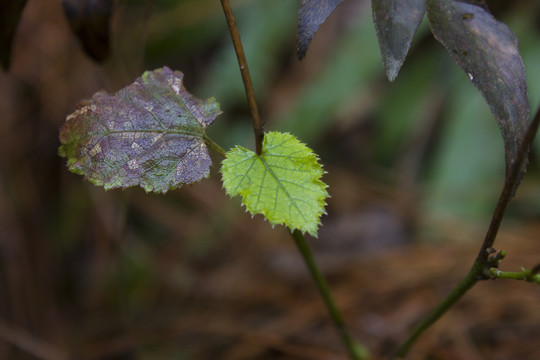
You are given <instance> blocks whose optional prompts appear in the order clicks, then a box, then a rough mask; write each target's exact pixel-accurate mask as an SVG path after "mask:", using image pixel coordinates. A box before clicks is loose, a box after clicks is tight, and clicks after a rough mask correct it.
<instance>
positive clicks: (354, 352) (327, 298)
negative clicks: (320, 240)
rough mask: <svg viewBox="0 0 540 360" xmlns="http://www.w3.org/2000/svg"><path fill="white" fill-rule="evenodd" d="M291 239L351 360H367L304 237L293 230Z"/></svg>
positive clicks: (364, 351) (365, 352)
mask: <svg viewBox="0 0 540 360" xmlns="http://www.w3.org/2000/svg"><path fill="white" fill-rule="evenodd" d="M292 237H293V239H294V242H295V243H296V246H297V247H298V250H299V251H300V253H301V254H302V257H303V258H304V261H305V263H306V265H307V267H308V270H309V273H310V275H311V277H312V279H313V281H314V282H315V284H316V285H317V289H318V290H319V293H320V294H321V297H322V298H323V300H324V304H325V305H326V308H327V310H328V312H329V313H330V317H331V318H332V321H333V322H334V326H335V327H336V329H337V331H338V333H339V336H340V337H341V340H342V341H343V343H344V345H345V347H346V348H347V351H348V352H349V355H350V357H351V359H354V360H363V359H367V358H368V351H367V350H366V349H365V348H364V347H363V346H361V345H360V344H358V343H356V342H355V341H354V340H353V338H352V336H351V335H350V333H349V331H348V330H347V327H346V326H345V321H344V320H343V316H342V315H341V312H340V311H339V309H338V308H337V306H336V304H335V302H334V299H333V298H332V294H331V293H330V288H329V287H328V284H327V283H326V281H325V280H324V277H323V276H322V274H321V271H320V270H319V268H318V267H317V264H316V263H315V260H314V259H313V255H312V254H311V251H310V249H309V246H308V245H307V243H306V240H305V239H304V235H302V233H301V232H300V231H299V230H294V231H293V233H292Z"/></svg>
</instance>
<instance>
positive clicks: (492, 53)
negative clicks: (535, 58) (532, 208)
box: [427, 0, 529, 175]
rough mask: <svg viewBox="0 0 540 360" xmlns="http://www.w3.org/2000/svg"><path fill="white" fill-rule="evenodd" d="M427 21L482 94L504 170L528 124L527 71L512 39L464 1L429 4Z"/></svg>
mask: <svg viewBox="0 0 540 360" xmlns="http://www.w3.org/2000/svg"><path fill="white" fill-rule="evenodd" d="M481 3H482V2H480V5H482V4H481ZM427 17H428V20H429V24H430V27H431V31H432V32H433V35H434V36H435V38H437V40H438V41H439V42H441V43H442V44H443V45H444V47H445V48H446V49H447V50H448V52H449V53H450V55H451V56H452V58H453V59H454V61H455V62H456V63H457V64H458V65H459V67H460V68H461V69H462V70H463V71H464V72H465V73H466V74H467V76H468V77H469V80H470V81H471V82H472V83H473V84H474V86H476V87H477V88H478V90H480V92H481V93H482V95H483V96H484V98H485V99H486V102H487V103H488V105H489V108H490V110H491V112H492V113H493V115H494V116H495V118H496V120H497V123H498V125H499V128H500V129H501V132H502V136H503V139H504V145H505V152H506V169H507V171H508V169H509V168H510V165H511V164H512V162H513V161H514V159H515V156H516V154H517V151H518V148H519V144H520V143H521V140H522V139H523V136H524V135H525V133H526V131H527V127H528V124H529V122H528V119H529V99H528V96H527V83H526V78H525V69H524V66H523V61H522V60H521V56H520V54H519V50H518V40H517V37H516V35H515V34H514V33H513V32H512V31H511V30H510V28H508V26H506V25H505V24H503V23H502V22H499V21H497V20H496V19H495V18H494V17H493V16H492V15H491V14H490V13H489V12H487V11H486V10H485V8H484V7H482V6H478V5H472V4H468V3H465V2H460V1H455V0H428V1H427ZM524 172H525V167H524V168H523V169H522V175H523V173H524Z"/></svg>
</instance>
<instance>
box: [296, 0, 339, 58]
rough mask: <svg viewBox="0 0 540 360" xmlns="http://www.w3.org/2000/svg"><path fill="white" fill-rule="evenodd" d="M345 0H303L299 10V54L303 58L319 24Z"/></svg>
mask: <svg viewBox="0 0 540 360" xmlns="http://www.w3.org/2000/svg"><path fill="white" fill-rule="evenodd" d="M342 1H343V0H302V4H301V5H300V10H299V11H298V34H297V55H298V59H300V60H302V59H303V58H304V57H305V56H306V51H307V49H308V47H309V44H310V43H311V40H312V39H313V36H315V33H316V32H317V30H319V26H321V24H322V23H323V22H325V21H326V19H327V18H328V16H330V14H331V13H332V12H333V11H334V9H335V8H336V7H337V6H338V5H339V4H340V3H341V2H342Z"/></svg>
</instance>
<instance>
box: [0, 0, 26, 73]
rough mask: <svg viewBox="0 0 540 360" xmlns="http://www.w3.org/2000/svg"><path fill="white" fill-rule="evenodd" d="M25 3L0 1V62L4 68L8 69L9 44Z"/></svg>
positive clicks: (20, 1)
mask: <svg viewBox="0 0 540 360" xmlns="http://www.w3.org/2000/svg"><path fill="white" fill-rule="evenodd" d="M25 5H26V0H4V1H0V24H1V26H0V63H1V64H2V67H3V68H5V69H9V65H10V58H11V45H12V43H13V37H14V36H15V30H16V29H17V25H18V24H19V19H20V18H21V15H22V12H23V10H24V6H25Z"/></svg>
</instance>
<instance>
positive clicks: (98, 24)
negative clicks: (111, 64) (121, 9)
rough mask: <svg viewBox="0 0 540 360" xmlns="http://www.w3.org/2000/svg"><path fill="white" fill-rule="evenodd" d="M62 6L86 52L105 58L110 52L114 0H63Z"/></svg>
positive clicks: (101, 58)
mask: <svg viewBox="0 0 540 360" xmlns="http://www.w3.org/2000/svg"><path fill="white" fill-rule="evenodd" d="M62 6H63V8H64V13H65V14H66V17H67V19H68V22H69V26H70V27H71V30H72V31H73V32H74V33H75V35H77V37H78V38H79V41H80V42H81V44H82V46H83V48H84V50H85V51H86V53H87V54H88V55H89V56H90V57H91V58H92V59H94V60H96V61H103V60H105V59H106V58H107V57H108V56H109V53H110V23H111V14H112V0H62Z"/></svg>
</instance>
